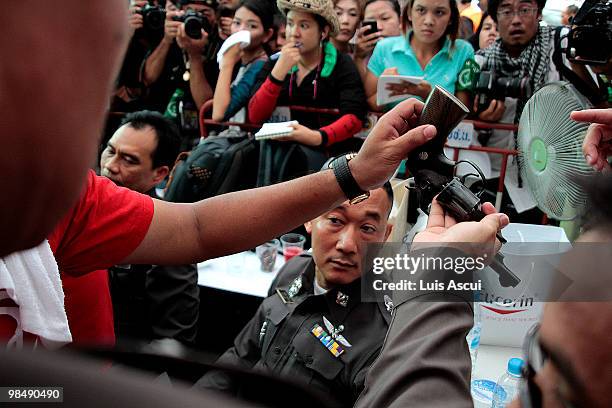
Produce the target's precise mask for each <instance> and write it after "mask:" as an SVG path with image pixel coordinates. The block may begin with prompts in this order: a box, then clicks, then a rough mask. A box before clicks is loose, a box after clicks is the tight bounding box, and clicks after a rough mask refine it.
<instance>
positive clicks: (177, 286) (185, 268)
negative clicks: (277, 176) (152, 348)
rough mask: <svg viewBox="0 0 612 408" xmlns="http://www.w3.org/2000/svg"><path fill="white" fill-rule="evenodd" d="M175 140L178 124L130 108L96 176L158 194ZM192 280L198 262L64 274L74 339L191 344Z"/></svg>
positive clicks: (194, 315)
mask: <svg viewBox="0 0 612 408" xmlns="http://www.w3.org/2000/svg"><path fill="white" fill-rule="evenodd" d="M179 144H180V136H179V134H178V129H177V128H176V126H175V125H174V124H173V123H172V121H170V120H169V119H168V118H165V117H164V116H162V115H161V114H160V113H158V112H152V111H140V112H134V113H132V114H129V115H128V116H126V117H125V118H124V120H123V124H122V126H121V127H120V128H119V129H118V130H117V131H116V132H115V134H114V135H113V137H112V138H111V139H110V140H109V141H108V144H107V147H106V149H105V150H104V152H103V153H102V156H101V158H100V169H101V173H102V175H103V176H105V177H108V178H109V179H111V180H112V181H113V182H115V184H117V185H120V186H123V187H126V188H129V189H130V190H133V191H137V192H139V193H143V194H147V195H149V196H151V197H154V198H157V195H156V194H155V186H156V185H157V184H159V182H160V181H162V180H163V179H164V178H165V177H166V176H167V175H168V173H169V172H170V170H171V168H172V166H173V165H174V160H175V158H176V156H177V155H178V151H179ZM79 242H80V240H76V241H74V242H73V244H74V245H78V243H79ZM64 261H65V260H64ZM109 279H110V282H109ZM197 280H198V275H197V269H196V267H195V265H176V266H159V265H153V266H152V265H131V266H128V267H125V266H123V267H112V268H110V269H109V272H108V273H107V271H106V270H99V271H96V272H93V273H91V274H87V275H85V276H79V277H73V276H71V275H69V274H65V273H63V274H62V283H63V287H64V292H65V302H64V303H65V306H66V312H67V314H68V323H69V325H70V331H71V333H72V338H73V342H74V343H75V344H77V345H79V344H80V345H82V344H91V345H102V344H108V345H113V344H114V343H115V336H114V334H116V335H117V338H118V340H119V341H121V340H126V339H128V338H131V339H140V340H146V341H148V340H152V339H157V338H174V339H177V340H180V341H183V342H187V343H190V342H194V341H195V336H196V328H197V321H198V312H199V293H198V286H197ZM109 283H110V292H109ZM111 293H112V304H111ZM113 315H114V316H113ZM113 320H114V330H113Z"/></svg>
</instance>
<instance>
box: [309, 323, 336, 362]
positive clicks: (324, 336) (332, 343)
mask: <svg viewBox="0 0 612 408" xmlns="http://www.w3.org/2000/svg"><path fill="white" fill-rule="evenodd" d="M310 332H311V333H312V334H313V335H314V336H315V337H316V338H317V339H319V341H320V342H321V344H323V346H324V347H325V348H326V349H327V350H328V351H329V352H330V353H332V355H333V356H334V357H336V358H338V357H340V355H341V354H342V353H344V348H343V347H342V346H341V345H340V344H338V342H336V340H334V339H333V338H332V336H330V335H329V334H328V333H327V332H326V331H325V330H324V329H323V327H321V325H320V324H318V323H315V324H314V326H312V329H311V330H310Z"/></svg>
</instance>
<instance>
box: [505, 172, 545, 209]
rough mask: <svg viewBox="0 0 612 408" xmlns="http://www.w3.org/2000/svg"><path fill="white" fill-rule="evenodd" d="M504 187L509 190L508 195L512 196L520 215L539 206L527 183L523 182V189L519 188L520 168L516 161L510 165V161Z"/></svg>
mask: <svg viewBox="0 0 612 408" xmlns="http://www.w3.org/2000/svg"><path fill="white" fill-rule="evenodd" d="M504 185H505V186H506V189H507V190H508V194H509V195H510V199H511V200H512V204H514V207H515V208H516V212H517V213H519V214H520V213H522V212H524V211H527V210H531V209H532V208H534V207H535V206H536V205H537V203H536V201H535V200H534V198H533V195H532V194H531V190H530V189H529V186H528V185H527V182H526V181H525V180H523V187H522V188H519V186H518V166H517V165H516V161H513V162H512V163H510V160H508V167H507V168H506V178H505V180H504Z"/></svg>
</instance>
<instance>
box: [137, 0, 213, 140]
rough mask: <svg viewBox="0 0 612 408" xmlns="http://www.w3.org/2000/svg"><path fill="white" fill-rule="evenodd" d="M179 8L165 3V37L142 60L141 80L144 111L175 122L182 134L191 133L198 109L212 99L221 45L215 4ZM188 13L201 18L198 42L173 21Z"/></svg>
mask: <svg viewBox="0 0 612 408" xmlns="http://www.w3.org/2000/svg"><path fill="white" fill-rule="evenodd" d="M178 6H179V7H177V5H175V3H174V2H173V1H170V0H168V1H167V2H166V20H165V24H164V35H163V38H162V40H161V41H160V42H159V44H157V45H155V46H154V47H153V48H151V49H150V50H149V52H148V53H147V55H146V56H145V60H144V63H143V66H142V72H141V77H142V78H141V79H142V82H143V83H144V85H145V86H147V87H149V95H148V97H147V99H146V101H147V104H146V105H147V106H146V107H147V108H148V109H152V110H157V111H159V112H162V113H163V112H166V114H167V116H171V117H174V118H177V119H178V120H179V121H180V122H181V123H182V125H183V129H182V130H183V131H189V130H194V129H192V127H193V126H194V124H193V123H192V122H193V116H194V113H195V117H196V118H197V111H198V109H199V108H200V106H202V104H203V103H204V102H205V101H207V100H208V99H210V98H212V95H213V90H214V89H215V84H216V82H217V76H218V75H219V70H218V67H217V63H216V60H215V56H216V55H217V51H218V49H219V47H220V46H221V43H222V41H221V40H220V39H219V36H218V33H217V31H218V30H217V29H216V26H215V24H216V23H215V9H216V6H217V2H216V0H182V1H180V2H178ZM189 10H192V11H195V12H197V13H200V15H201V16H202V17H203V20H204V21H203V30H202V33H201V37H200V38H191V37H190V36H189V35H187V33H186V32H185V24H184V23H183V22H181V21H175V19H176V18H177V17H180V16H184V15H185V13H186V12H188V11H189ZM181 103H182V109H181V112H179V111H178V110H179V108H178V105H179V104H181ZM179 116H180V118H179ZM189 125H191V126H189Z"/></svg>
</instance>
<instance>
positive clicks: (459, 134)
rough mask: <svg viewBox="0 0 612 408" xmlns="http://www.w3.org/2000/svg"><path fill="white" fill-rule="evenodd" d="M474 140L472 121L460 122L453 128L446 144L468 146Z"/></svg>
mask: <svg viewBox="0 0 612 408" xmlns="http://www.w3.org/2000/svg"><path fill="white" fill-rule="evenodd" d="M473 140H474V124H473V123H472V122H461V123H459V124H458V125H457V127H456V128H454V129H453V130H452V131H451V133H450V135H448V139H446V144H447V145H449V146H450V147H470V146H471V145H472V142H473Z"/></svg>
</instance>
